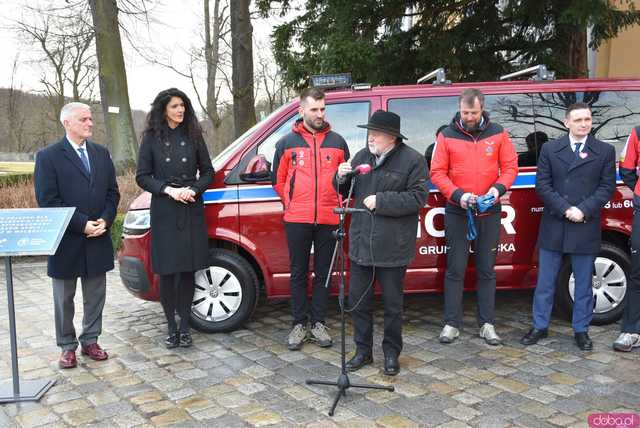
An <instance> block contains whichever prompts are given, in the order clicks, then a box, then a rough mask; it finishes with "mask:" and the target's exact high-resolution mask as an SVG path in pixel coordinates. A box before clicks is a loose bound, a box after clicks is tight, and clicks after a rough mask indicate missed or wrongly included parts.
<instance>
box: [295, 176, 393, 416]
mask: <svg viewBox="0 0 640 428" xmlns="http://www.w3.org/2000/svg"><path fill="white" fill-rule="evenodd" d="M354 182H355V177H354V178H352V179H351V187H350V188H349V195H348V196H347V200H346V203H345V206H348V205H349V201H350V200H351V193H352V192H353V184H354ZM347 210H349V209H348V208H335V209H334V212H336V213H338V218H339V220H340V221H339V223H338V228H337V229H336V230H335V231H334V232H333V235H334V236H335V238H336V244H335V247H334V248H333V256H332V257H331V265H330V266H329V274H328V275H327V280H326V282H325V284H324V286H325V287H329V283H330V282H331V274H332V272H333V267H334V263H335V261H336V258H337V259H338V260H339V263H338V264H339V267H340V269H339V271H338V278H339V289H338V290H339V291H338V303H339V304H340V337H341V342H342V343H341V348H340V357H341V372H340V376H339V377H338V380H337V381H336V382H331V381H326V380H312V379H308V380H307V381H306V384H307V385H329V386H337V387H338V393H337V394H336V398H335V400H334V401H333V405H332V406H331V409H330V410H329V416H333V414H334V413H335V410H336V407H337V406H338V401H340V397H346V395H347V389H349V388H366V389H381V390H385V391H391V392H393V391H394V390H395V389H394V387H393V386H386V385H370V384H369V385H367V384H360V383H351V381H350V380H349V376H348V374H347V361H346V349H345V331H346V320H345V311H344V265H345V260H344V259H345V256H344V242H343V240H344V236H345V232H344V220H345V216H346V214H347V212H348V211H347ZM363 211H364V210H363ZM349 212H358V211H356V210H355V209H353V211H349Z"/></svg>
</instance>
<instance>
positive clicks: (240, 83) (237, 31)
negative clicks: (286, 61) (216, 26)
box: [230, 0, 256, 138]
mask: <svg viewBox="0 0 640 428" xmlns="http://www.w3.org/2000/svg"><path fill="white" fill-rule="evenodd" d="M230 3H231V9H230V11H231V61H232V64H233V65H232V67H233V69H232V77H231V81H232V86H233V88H232V92H233V123H234V131H235V136H236V138H237V137H239V136H240V135H242V133H244V131H246V130H247V129H249V128H250V127H252V126H253V125H254V124H255V123H256V111H255V106H254V100H253V46H252V44H253V27H252V26H251V17H250V16H249V3H250V0H234V1H231V2H230Z"/></svg>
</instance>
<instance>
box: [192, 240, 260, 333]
mask: <svg viewBox="0 0 640 428" xmlns="http://www.w3.org/2000/svg"><path fill="white" fill-rule="evenodd" d="M195 283H196V288H195V291H194V293H193V303H192V305H191V320H190V321H191V325H192V326H193V327H194V328H195V329H197V330H199V331H202V332H205V333H221V332H227V331H233V330H236V329H238V328H241V327H242V326H243V324H244V323H245V322H247V320H248V319H249V318H251V315H252V314H253V311H254V309H255V308H256V304H257V301H258V294H259V290H260V284H259V282H258V277H257V275H256V272H255V270H254V269H253V267H252V266H251V264H250V263H249V262H248V261H247V260H246V259H245V258H244V257H242V256H241V255H240V254H238V253H237V252H234V251H230V250H226V249H222V248H211V249H210V250H209V267H207V268H206V269H202V270H200V271H198V272H196V274H195Z"/></svg>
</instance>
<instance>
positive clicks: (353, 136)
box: [258, 101, 370, 162]
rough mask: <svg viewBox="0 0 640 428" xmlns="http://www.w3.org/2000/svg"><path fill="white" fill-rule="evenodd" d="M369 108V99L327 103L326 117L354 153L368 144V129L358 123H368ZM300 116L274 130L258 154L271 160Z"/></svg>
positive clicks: (261, 145) (288, 120)
mask: <svg viewBox="0 0 640 428" xmlns="http://www.w3.org/2000/svg"><path fill="white" fill-rule="evenodd" d="M369 109H370V106H369V102H368V101H366V102H351V103H334V104H327V110H326V116H325V119H326V120H327V122H329V124H330V125H331V129H332V130H333V131H335V132H337V133H338V134H340V135H342V137H343V138H344V139H345V140H346V141H347V145H348V146H349V152H350V153H351V154H352V155H354V154H355V153H356V152H357V151H358V150H360V149H362V148H363V147H365V145H366V142H367V130H366V129H362V128H358V127H357V126H356V125H360V124H363V123H367V120H368V119H369ZM298 118H299V116H298V115H297V114H294V115H293V116H291V117H290V118H289V119H287V120H286V121H285V122H284V123H283V124H282V125H280V126H279V127H278V128H277V129H276V130H275V131H274V132H272V133H271V135H269V136H268V137H267V138H266V139H265V140H264V141H263V142H262V143H261V144H260V146H259V147H258V154H263V155H264V156H265V157H266V158H267V160H268V161H269V162H271V161H272V160H273V155H274V154H275V151H276V143H277V142H278V141H279V140H280V138H282V137H283V136H284V135H286V134H287V133H288V132H290V131H291V128H292V126H293V124H294V122H295V121H296V120H297V119H298Z"/></svg>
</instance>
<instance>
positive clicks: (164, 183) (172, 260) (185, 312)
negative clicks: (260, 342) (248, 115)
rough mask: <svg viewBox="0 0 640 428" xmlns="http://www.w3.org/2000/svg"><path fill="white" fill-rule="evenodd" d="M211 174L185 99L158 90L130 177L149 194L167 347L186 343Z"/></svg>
mask: <svg viewBox="0 0 640 428" xmlns="http://www.w3.org/2000/svg"><path fill="white" fill-rule="evenodd" d="M212 179H213V167H212V165H211V159H210V158H209V152H208V151H207V146H206V145H205V142H204V139H203V138H202V129H201V128H200V125H199V124H198V121H197V119H196V116H195V113H194V111H193V107H192V106H191V101H189V98H188V97H187V96H186V95H185V94H184V92H182V91H179V90H178V89H175V88H171V89H167V90H164V91H162V92H160V93H159V94H158V95H157V96H156V98H155V100H153V103H152V105H151V111H150V112H149V115H148V116H147V124H146V128H145V130H144V133H143V136H142V144H141V145H140V152H139V154H138V170H137V173H136V182H137V183H138V185H139V186H140V187H142V188H143V189H144V190H146V191H148V192H150V193H151V195H152V196H151V236H152V239H151V267H152V270H153V272H154V273H155V274H157V275H159V276H160V301H161V303H162V308H163V309H164V314H165V316H166V317H167V324H168V327H169V336H168V337H167V339H166V340H165V345H166V346H167V348H175V347H177V346H182V347H188V346H191V343H192V340H191V334H190V333H189V315H190V313H191V302H192V299H193V291H194V287H195V283H194V273H195V272H196V271H198V270H200V269H204V268H206V267H207V266H208V265H209V263H208V251H209V250H208V242H207V225H206V222H205V216H204V204H203V202H202V194H203V193H204V191H205V190H206V189H207V187H208V186H209V184H210V183H211V180H212ZM175 312H178V315H179V317H180V328H179V329H178V325H177V323H176V319H175Z"/></svg>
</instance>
